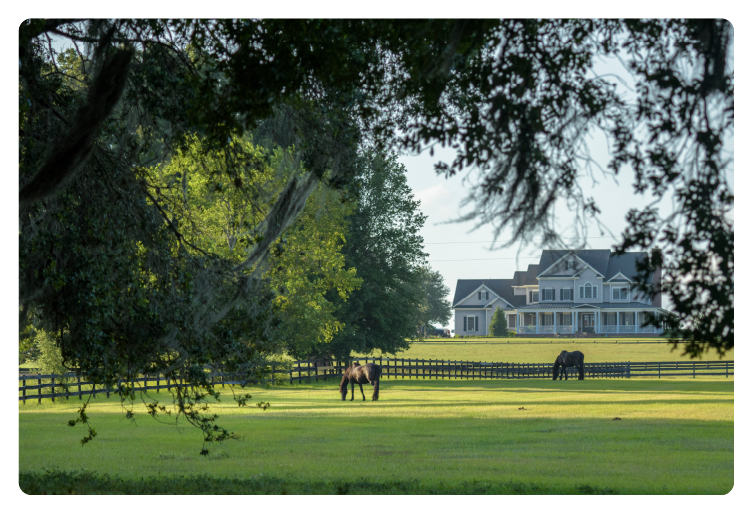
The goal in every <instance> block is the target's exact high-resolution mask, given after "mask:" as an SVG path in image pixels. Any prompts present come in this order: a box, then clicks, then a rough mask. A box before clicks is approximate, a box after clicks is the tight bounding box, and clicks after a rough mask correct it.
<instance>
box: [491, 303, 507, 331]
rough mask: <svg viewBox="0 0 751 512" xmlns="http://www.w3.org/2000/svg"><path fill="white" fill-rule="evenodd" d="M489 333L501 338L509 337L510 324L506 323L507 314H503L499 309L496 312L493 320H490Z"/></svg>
mask: <svg viewBox="0 0 751 512" xmlns="http://www.w3.org/2000/svg"><path fill="white" fill-rule="evenodd" d="M488 331H489V332H490V335H491V336H499V337H501V338H505V337H506V336H509V332H508V323H507V322H506V314H505V313H504V312H503V309H501V308H497V309H496V310H495V313H493V318H492V319H491V320H490V326H489V327H488Z"/></svg>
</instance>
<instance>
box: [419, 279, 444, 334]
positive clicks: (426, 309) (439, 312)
mask: <svg viewBox="0 0 751 512" xmlns="http://www.w3.org/2000/svg"><path fill="white" fill-rule="evenodd" d="M419 287H420V292H421V293H420V296H421V297H422V300H421V303H420V305H419V312H420V313H419V319H418V332H420V333H421V334H422V336H425V335H426V333H427V332H429V331H430V330H431V325H432V324H439V325H446V324H448V322H449V320H450V319H451V303H450V302H449V301H448V299H446V297H447V296H448V294H449V292H450V291H451V289H450V288H449V287H448V286H446V283H445V282H444V280H443V276H442V275H441V273H440V272H438V271H437V270H433V269H432V268H430V265H425V266H423V267H421V268H420V270H419Z"/></svg>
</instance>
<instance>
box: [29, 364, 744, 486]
mask: <svg viewBox="0 0 751 512" xmlns="http://www.w3.org/2000/svg"><path fill="white" fill-rule="evenodd" d="M337 384H338V383H336V382H332V381H331V380H329V381H328V382H319V383H313V384H302V385H294V386H290V385H284V386H279V387H272V388H269V389H264V388H251V393H252V394H253V402H255V401H257V400H258V401H260V400H263V401H269V402H271V408H270V409H268V410H266V411H262V410H260V409H258V408H255V407H247V408H238V407H237V406H236V405H233V403H232V401H231V399H229V398H226V399H225V400H224V401H222V402H221V403H220V404H218V405H215V406H213V407H212V411H213V412H217V413H218V414H219V415H220V418H219V422H220V424H221V425H223V426H225V427H227V428H229V429H230V430H232V431H234V432H236V433H237V434H239V435H240V436H241V439H240V440H239V441H230V442H225V443H224V444H222V445H220V446H211V447H210V450H211V453H210V455H209V456H208V457H203V456H201V455H199V450H200V449H201V435H200V433H199V432H198V431H197V430H196V429H194V428H192V427H190V426H188V425H187V423H186V422H185V421H184V420H180V422H179V423H178V426H177V427H176V426H175V425H174V424H161V423H159V422H157V421H155V420H153V419H151V418H149V417H147V416H146V415H145V413H144V412H145V409H144V407H143V406H141V407H136V412H137V414H136V421H135V422H131V421H129V420H127V419H125V417H124V411H123V410H122V409H121V408H120V405H119V402H117V401H116V400H115V399H110V400H106V399H100V398H97V399H96V400H95V401H92V405H91V407H90V410H89V416H90V419H91V422H92V425H93V426H94V428H96V430H97V432H98V436H97V437H96V438H95V440H94V441H92V442H91V443H89V444H87V445H86V446H83V447H82V446H81V445H80V444H79V440H80V438H81V437H83V435H84V433H85V432H84V429H83V428H82V427H80V426H77V427H74V428H71V427H69V426H67V421H68V420H69V419H71V418H73V417H74V413H75V410H76V408H77V407H78V406H79V401H78V400H76V399H70V400H69V401H67V402H65V401H64V402H63V403H58V404H51V403H43V404H42V405H37V404H35V403H29V404H27V405H25V406H23V405H20V406H19V412H20V431H19V440H20V461H19V464H20V471H21V473H22V476H23V475H24V474H25V472H36V474H37V475H38V474H39V472H42V471H43V470H60V471H91V472H94V473H93V474H94V475H99V476H101V475H105V474H108V475H112V476H115V477H118V478H122V479H124V480H125V481H134V482H135V481H141V485H142V486H143V485H145V486H146V489H147V490H146V491H144V488H143V487H141V488H140V491H138V492H155V493H163V492H184V493H188V494H189V493H196V492H201V489H202V487H201V486H194V484H190V483H188V482H191V481H190V480H189V479H186V480H185V482H186V483H185V485H190V487H186V488H184V489H180V488H178V489H177V490H176V489H175V488H174V480H171V479H174V478H175V477H181V476H185V477H190V476H195V475H210V479H214V480H216V479H222V478H228V479H233V481H234V484H233V485H234V487H233V489H234V490H232V491H230V490H226V489H225V490H224V491H222V487H221V486H219V487H216V486H215V487H213V488H210V489H209V492H245V491H244V489H247V492H263V493H273V492H305V493H316V492H349V493H358V492H359V493H376V492H395V493H406V492H416V493H420V494H422V493H431V492H446V493H461V492H470V493H477V492H490V493H502V492H524V493H526V492H533V493H582V492H612V493H658V494H663V493H678V494H683V493H699V494H724V493H727V492H729V491H730V489H731V488H732V486H733V380H732V378H731V379H725V378H721V379H720V378H716V379H715V378H702V379H696V380H694V379H690V380H680V379H678V380H676V379H673V380H664V379H663V380H654V379H631V380H606V379H603V380H584V381H579V380H569V381H557V382H553V381H549V380H526V381H505V380H504V381H480V380H477V381H456V380H451V381H449V380H439V381H436V380H408V379H399V380H393V379H390V380H384V381H383V383H382V386H381V400H380V401H378V402H372V401H370V395H371V392H372V391H371V389H370V387H369V386H365V387H364V388H365V394H366V396H367V398H368V401H366V402H363V401H362V397H361V395H360V391H359V389H357V390H356V394H355V398H356V400H355V401H354V402H350V401H349V400H348V401H346V402H343V401H341V398H340V396H339V393H338V386H337ZM225 391H227V390H225ZM225 394H228V393H225ZM158 396H161V398H162V399H166V396H167V395H166V393H162V394H161V395H158ZM348 398H349V397H348ZM521 408H523V409H521ZM616 417H619V418H622V419H621V420H614V419H613V418H616ZM27 476H28V475H27ZM37 481H40V482H42V481H44V478H43V477H42V478H37ZM196 481H197V480H194V481H192V482H196ZM151 482H153V486H154V488H153V489H152V488H151V487H149V486H150V485H151ZM159 482H172V484H170V485H172V487H165V485H167V484H160V483H159ZM243 482H246V483H247V487H245V486H244V485H246V484H243ZM259 482H266V484H264V485H263V486H261V487H259V486H258V483H259ZM79 484H80V482H79ZM267 484H268V485H267ZM81 485H82V486H83V487H81ZM160 485H161V487H160ZM254 485H255V487H254ZM121 488H122V487H118V488H111V489H110V491H107V490H106V488H105V490H104V491H101V489H100V491H99V492H118V491H117V489H121ZM238 489H239V490H238ZM47 492H49V489H48V490H47ZM76 492H86V487H85V485H84V484H80V485H79V487H77V488H76ZM119 492H128V491H122V490H121V491H119Z"/></svg>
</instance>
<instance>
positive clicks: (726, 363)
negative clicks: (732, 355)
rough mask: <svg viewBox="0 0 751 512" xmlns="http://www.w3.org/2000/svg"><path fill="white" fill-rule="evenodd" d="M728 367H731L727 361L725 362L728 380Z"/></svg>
mask: <svg viewBox="0 0 751 512" xmlns="http://www.w3.org/2000/svg"><path fill="white" fill-rule="evenodd" d="M728 365H729V363H728V362H727V361H725V378H726V379H727V378H728Z"/></svg>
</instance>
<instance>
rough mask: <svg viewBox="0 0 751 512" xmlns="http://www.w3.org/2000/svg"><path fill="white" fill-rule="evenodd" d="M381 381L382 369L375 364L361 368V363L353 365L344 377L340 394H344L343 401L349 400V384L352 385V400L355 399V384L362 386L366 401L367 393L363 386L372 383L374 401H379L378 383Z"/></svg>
mask: <svg viewBox="0 0 751 512" xmlns="http://www.w3.org/2000/svg"><path fill="white" fill-rule="evenodd" d="M380 380H381V367H380V366H378V365H377V364H375V363H368V364H366V365H365V366H361V365H360V363H352V364H351V365H350V366H349V367H347V369H346V370H345V371H344V375H342V383H341V384H340V385H339V392H340V393H341V394H342V400H346V399H347V383H349V384H352V398H351V399H350V402H351V401H352V400H354V399H355V383H357V384H359V385H360V393H362V399H363V401H365V393H364V392H363V390H362V385H363V384H365V383H366V382H370V383H371V384H372V385H373V401H376V400H378V383H379V382H380Z"/></svg>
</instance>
